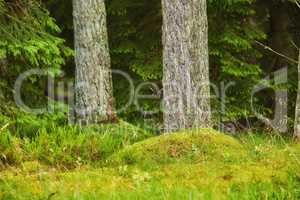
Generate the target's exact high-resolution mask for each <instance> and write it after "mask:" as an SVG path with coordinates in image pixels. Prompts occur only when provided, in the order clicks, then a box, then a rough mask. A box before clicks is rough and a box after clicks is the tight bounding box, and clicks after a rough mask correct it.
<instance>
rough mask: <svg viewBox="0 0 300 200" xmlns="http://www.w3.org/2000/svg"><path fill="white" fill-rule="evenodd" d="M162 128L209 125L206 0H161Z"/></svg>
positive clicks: (169, 129)
mask: <svg viewBox="0 0 300 200" xmlns="http://www.w3.org/2000/svg"><path fill="white" fill-rule="evenodd" d="M162 8H163V64H164V78H163V85H164V86H163V88H164V126H165V130H166V131H167V132H172V131H177V130H180V129H187V128H200V127H201V128H202V127H209V126H210V125H211V123H210V118H211V113H210V112H211V111H210V99H209V98H210V89H209V63H208V22H207V11H206V9H207V8H206V1H205V0H172V1H170V0H162Z"/></svg>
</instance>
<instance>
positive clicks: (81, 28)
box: [73, 0, 114, 125]
mask: <svg viewBox="0 0 300 200" xmlns="http://www.w3.org/2000/svg"><path fill="white" fill-rule="evenodd" d="M73 18H74V33H75V54H76V55H75V62H76V75H75V76H76V78H75V115H76V121H77V123H79V124H85V125H86V124H94V123H101V122H104V121H110V120H112V118H113V114H114V107H113V95H112V77H111V63H110V62H111V61H110V55H109V47H108V35H107V24H106V9H105V3H104V0H88V1H87V0H73Z"/></svg>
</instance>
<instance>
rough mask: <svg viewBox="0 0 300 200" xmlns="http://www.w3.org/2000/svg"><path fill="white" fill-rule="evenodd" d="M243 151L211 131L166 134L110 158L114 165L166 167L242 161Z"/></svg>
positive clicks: (230, 139)
mask: <svg viewBox="0 0 300 200" xmlns="http://www.w3.org/2000/svg"><path fill="white" fill-rule="evenodd" d="M243 155H245V150H244V149H243V147H242V146H241V144H240V143H239V142H238V141H237V140H235V139H234V138H232V137H230V136H226V135H224V134H221V133H219V132H217V131H214V130H211V129H202V130H193V131H189V132H180V133H175V134H167V135H162V136H159V137H155V138H151V139H148V140H146V141H142V142H139V143H136V144H134V145H132V146H129V147H127V148H125V149H124V150H122V151H121V152H119V153H117V154H116V155H114V156H113V157H112V161H113V162H115V163H119V164H120V163H123V164H140V165H151V164H165V163H170V162H171V163H172V162H175V161H179V160H185V161H191V162H201V161H205V160H211V159H217V160H223V161H225V162H232V161H236V160H237V159H241V158H243Z"/></svg>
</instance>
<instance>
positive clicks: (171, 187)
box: [0, 121, 300, 200]
mask: <svg viewBox="0 0 300 200" xmlns="http://www.w3.org/2000/svg"><path fill="white" fill-rule="evenodd" d="M28 129H30V130H31V131H30V136H28V134H23V133H22V132H21V131H22V130H23V131H24V130H25V129H22V128H18V129H17V130H18V131H17V132H14V131H15V130H16V129H15V128H13V127H9V128H7V129H5V130H4V131H3V130H2V131H1V133H0V163H1V164H0V166H1V167H0V199H1V200H2V199H3V200H25V199H32V200H41V199H46V200H50V199H51V200H52V199H53V200H79V199H84V200H86V199H87V200H88V199H95V200H96V199H97V200H98V199H120V200H121V199H122V200H123V199H147V200H148V199H175V200H176V199H178V200H179V199H180V200H181V199H205V200H206V199H249V200H252V199H253V200H256V199H278V200H285V199H295V200H297V199H300V161H299V159H300V144H296V143H293V142H292V141H291V140H288V139H285V138H281V137H275V136H266V135H263V134H245V135H242V136H239V137H236V138H234V137H231V136H228V135H224V134H221V133H219V132H217V131H214V130H211V129H202V130H190V131H185V132H180V133H176V134H168V135H161V136H155V135H154V134H151V133H147V132H146V131H144V130H142V129H140V128H137V127H135V126H132V125H130V124H128V123H126V122H122V121H121V122H120V124H114V125H102V126H97V127H87V128H84V129H80V128H78V127H72V126H55V124H53V126H52V125H50V126H49V125H48V126H47V127H44V128H38V129H36V127H35V129H34V130H32V129H31V128H30V127H29V128H28V127H27V128H26V130H28Z"/></svg>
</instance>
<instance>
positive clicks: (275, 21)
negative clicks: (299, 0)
mask: <svg viewBox="0 0 300 200" xmlns="http://www.w3.org/2000/svg"><path fill="white" fill-rule="evenodd" d="M288 4H289V2H287V1H275V0H273V1H272V2H271V3H269V5H270V7H269V10H270V31H269V44H270V46H271V48H272V49H274V50H275V51H277V52H279V53H282V54H284V55H286V56H288V57H291V58H294V59H296V58H297V52H296V51H295V48H294V46H293V44H292V42H291V41H293V38H292V34H291V32H290V28H291V27H290V26H291V19H290V16H289V9H288ZM268 54H269V55H268V60H269V63H266V65H267V66H270V71H269V72H270V73H272V72H274V71H276V70H279V69H281V68H283V67H287V66H288V64H289V62H288V61H287V60H286V59H285V58H282V57H279V56H277V55H276V56H275V55H274V54H273V53H271V52H268Z"/></svg>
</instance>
